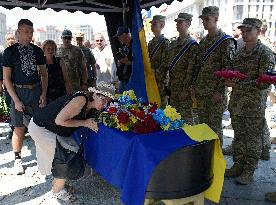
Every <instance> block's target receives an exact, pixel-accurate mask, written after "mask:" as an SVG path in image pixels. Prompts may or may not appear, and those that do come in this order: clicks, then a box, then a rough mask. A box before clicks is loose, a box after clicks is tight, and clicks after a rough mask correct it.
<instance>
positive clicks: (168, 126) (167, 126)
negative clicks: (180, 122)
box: [162, 123, 171, 130]
mask: <svg viewBox="0 0 276 205" xmlns="http://www.w3.org/2000/svg"><path fill="white" fill-rule="evenodd" d="M170 126H171V123H168V124H167V125H166V126H162V128H163V130H169V128H170Z"/></svg>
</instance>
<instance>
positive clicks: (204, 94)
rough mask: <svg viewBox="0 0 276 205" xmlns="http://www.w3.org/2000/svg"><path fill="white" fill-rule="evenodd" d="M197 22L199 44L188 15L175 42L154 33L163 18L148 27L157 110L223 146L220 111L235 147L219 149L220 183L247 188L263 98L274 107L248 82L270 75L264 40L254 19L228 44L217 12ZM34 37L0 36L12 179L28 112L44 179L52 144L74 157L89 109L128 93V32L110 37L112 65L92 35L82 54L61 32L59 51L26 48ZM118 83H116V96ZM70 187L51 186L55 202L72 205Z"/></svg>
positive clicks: (261, 142)
mask: <svg viewBox="0 0 276 205" xmlns="http://www.w3.org/2000/svg"><path fill="white" fill-rule="evenodd" d="M198 18H200V19H201V20H202V23H203V27H204V29H205V30H206V31H207V32H208V34H207V35H205V36H203V33H204V32H203V31H202V29H198V30H193V33H192V35H191V34H190V32H189V28H190V26H191V21H192V19H193V16H192V15H191V14H188V13H179V15H178V17H177V18H176V19H175V22H176V28H177V31H178V33H179V36H178V37H177V38H176V39H174V40H171V41H170V40H168V39H167V38H166V37H165V36H164V35H163V34H162V30H163V29H164V28H165V17H164V16H162V15H156V16H154V17H153V19H152V21H151V29H152V32H153V34H154V38H153V39H152V40H151V41H150V42H149V44H148V51H149V57H150V60H151V65H152V70H153V72H154V74H155V79H156V82H157V85H158V88H159V92H160V95H161V105H160V106H165V105H167V104H170V105H172V106H173V107H175V108H176V109H177V110H178V112H180V114H181V115H182V117H183V118H184V119H185V121H186V123H187V124H192V125H193V124H197V123H206V124H207V125H208V126H210V127H211V128H212V129H213V130H214V132H216V133H217V135H218V137H219V139H220V143H221V145H222V144H223V132H222V117H223V113H224V112H225V111H226V110H227V109H228V110H229V111H230V113H231V122H232V127H233V129H234V140H233V144H232V145H231V147H230V148H227V149H228V151H229V150H230V152H231V154H232V155H233V162H234V164H233V166H232V167H231V168H230V169H227V170H226V172H225V176H226V177H234V178H235V181H236V182H237V183H238V184H241V185H247V184H249V183H250V182H251V181H252V180H253V175H254V172H255V170H256V169H257V164H258V160H259V159H260V158H261V159H265V160H269V149H270V138H269V130H268V126H267V123H266V119H265V109H266V99H267V96H268V95H270V96H271V99H272V100H273V99H274V101H275V95H274V93H273V92H272V91H273V90H271V92H269V88H270V85H269V84H266V83H260V84H259V83H256V79H257V78H258V77H259V76H260V75H261V74H263V73H266V72H267V71H272V70H274V67H275V52H273V47H272V46H270V44H269V43H270V42H269V40H268V38H267V37H266V36H265V31H266V29H265V22H262V21H261V20H259V19H256V18H245V19H244V20H243V22H242V23H241V24H235V25H234V27H233V31H234V33H233V36H232V35H227V34H226V33H225V32H223V30H222V29H219V28H218V26H217V22H218V20H219V8H218V7H216V6H209V7H205V8H203V10H202V14H201V15H200V16H199V17H198ZM33 31H34V30H33V23H32V22H31V21H30V20H28V19H21V20H20V21H19V22H18V29H17V31H16V36H15V35H13V34H11V33H9V34H7V35H6V41H7V48H6V49H5V51H4V53H3V55H2V54H1V56H0V57H1V63H2V66H3V69H2V71H3V78H1V79H0V82H1V85H0V88H1V90H0V91H1V92H2V91H3V90H4V92H5V96H6V100H7V105H8V106H9V107H10V116H11V122H10V123H11V126H12V137H11V138H12V148H13V152H14V156H15V161H14V171H15V174H24V171H25V170H24V168H23V166H22V159H21V149H22V144H23V139H24V135H25V131H26V125H25V124H24V117H25V114H26V112H27V110H29V109H30V110H31V112H32V115H33V118H32V119H31V120H30V122H29V125H28V129H29V133H30V135H31V137H32V138H33V140H34V141H35V145H36V150H37V151H36V154H37V162H38V169H39V171H40V172H41V173H42V174H45V175H49V174H51V168H52V162H53V159H54V155H55V148H56V141H57V140H58V141H59V143H60V144H61V145H62V146H64V148H66V149H69V150H71V151H73V152H77V150H78V144H77V143H76V142H75V141H74V140H73V139H72V138H70V136H71V135H72V133H73V132H74V131H75V130H76V129H77V128H78V127H80V126H84V127H88V128H90V129H92V130H93V131H95V132H97V130H98V126H97V122H96V121H94V120H93V119H92V118H91V115H92V114H91V113H93V112H92V110H98V111H101V110H102V109H103V108H104V107H105V106H106V105H107V103H109V102H110V101H111V100H112V99H113V97H114V94H115V92H123V91H125V90H126V89H127V87H126V85H127V83H128V81H129V79H130V77H131V73H132V58H133V56H132V38H131V33H130V30H129V28H127V27H126V26H121V27H119V28H118V30H117V33H116V34H115V35H114V40H118V41H119V42H120V43H121V47H120V49H119V50H118V52H117V53H116V55H115V59H116V60H114V58H113V54H112V51H111V48H110V46H108V45H107V44H106V41H105V39H104V36H103V35H102V34H100V33H99V34H97V35H95V43H96V47H95V48H94V49H89V48H88V47H90V46H91V45H90V42H89V41H85V39H84V35H83V34H82V33H79V34H77V35H76V37H75V38H76V42H77V45H76V46H75V45H72V39H73V34H72V32H71V31H70V30H64V31H63V32H62V36H61V38H62V45H61V46H59V47H58V46H57V45H56V43H55V42H54V41H53V40H46V41H45V42H43V43H42V45H41V46H38V45H34V44H33V43H32V38H33ZM221 70H237V71H241V72H244V73H246V74H247V78H246V79H245V80H243V81H241V80H238V79H228V80H224V79H222V78H217V77H216V76H215V75H214V73H215V72H216V71H221ZM116 81H119V82H120V84H119V88H118V90H117V91H115V87H114V84H115V85H116V83H115V82H116ZM3 82H4V84H3ZM2 89H3V90H2ZM230 91H231V95H230V100H229V98H228V95H229V93H230ZM273 96H274V98H273ZM252 121H253V122H254V123H253V124H252ZM225 151H227V150H225ZM54 177H55V176H54ZM69 188H70V187H69ZM69 188H68V186H66V176H64V177H63V178H60V177H55V178H54V180H53V188H52V193H53V195H54V196H55V197H56V198H58V199H61V200H63V201H73V200H75V197H74V195H73V193H72V192H71V191H70V189H69ZM267 198H268V199H269V200H272V201H273V200H274V201H276V194H275V193H269V194H267Z"/></svg>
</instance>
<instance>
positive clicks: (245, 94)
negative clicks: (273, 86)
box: [229, 40, 275, 171]
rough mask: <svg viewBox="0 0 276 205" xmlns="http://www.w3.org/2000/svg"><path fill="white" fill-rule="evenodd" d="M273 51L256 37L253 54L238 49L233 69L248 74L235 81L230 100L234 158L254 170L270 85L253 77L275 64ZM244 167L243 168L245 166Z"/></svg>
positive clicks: (260, 143) (259, 149) (258, 153)
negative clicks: (233, 134) (244, 77)
mask: <svg viewBox="0 0 276 205" xmlns="http://www.w3.org/2000/svg"><path fill="white" fill-rule="evenodd" d="M274 64H275V62H274V58H273V53H272V51H271V50H270V49H269V48H268V47H266V46H265V45H264V44H262V43H261V42H260V41H259V40H258V43H257V45H256V47H255V48H254V49H253V51H252V53H250V54H246V53H245V51H244V49H241V50H239V51H238V52H237V56H236V57H235V63H234V68H235V69H239V70H240V71H242V72H245V73H247V75H248V80H246V81H242V82H240V83H237V84H236V85H235V87H234V88H233V90H232V94H231V99H230V102H229V110H230V113H231V122H232V126H233V129H234V132H235V137H234V141H233V161H234V163H237V164H243V165H244V166H246V169H251V170H253V171H254V170H255V169H256V168H257V163H258V159H259V158H260V155H261V152H262V135H263V129H264V127H265V124H266V120H265V108H266V98H267V88H268V87H269V85H266V84H257V83H256V82H255V79H256V78H258V76H259V75H260V74H262V73H264V72H266V70H267V69H268V68H270V67H271V66H274ZM244 169H245V168H244Z"/></svg>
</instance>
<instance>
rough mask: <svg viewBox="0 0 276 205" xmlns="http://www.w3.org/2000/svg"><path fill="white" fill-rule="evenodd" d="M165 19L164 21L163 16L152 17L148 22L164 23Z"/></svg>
mask: <svg viewBox="0 0 276 205" xmlns="http://www.w3.org/2000/svg"><path fill="white" fill-rule="evenodd" d="M165 19H166V17H165V16H162V15H155V16H153V17H152V20H151V21H150V23H151V22H153V21H161V22H165Z"/></svg>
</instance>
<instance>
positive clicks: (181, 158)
mask: <svg viewBox="0 0 276 205" xmlns="http://www.w3.org/2000/svg"><path fill="white" fill-rule="evenodd" d="M214 142H215V140H211V141H204V142H201V143H199V144H196V145H193V146H189V147H184V148H181V149H179V150H177V151H176V152H174V153H172V154H170V155H169V156H168V157H167V158H165V159H164V160H163V161H162V162H160V164H159V165H158V166H157V168H156V169H155V171H154V172H153V174H152V176H151V179H150V182H149V184H148V187H147V191H146V198H148V199H179V198H186V197H189V196H193V195H196V194H199V193H201V192H203V191H205V190H206V189H208V188H209V187H210V185H211V183H212V179H213V172H212V169H211V168H212V164H213V161H212V160H213V151H214Z"/></svg>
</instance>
